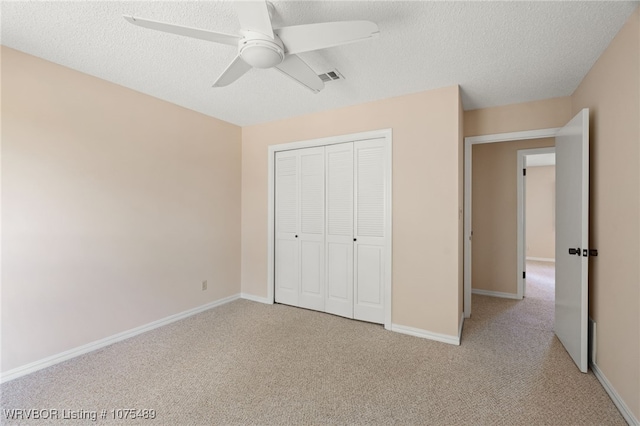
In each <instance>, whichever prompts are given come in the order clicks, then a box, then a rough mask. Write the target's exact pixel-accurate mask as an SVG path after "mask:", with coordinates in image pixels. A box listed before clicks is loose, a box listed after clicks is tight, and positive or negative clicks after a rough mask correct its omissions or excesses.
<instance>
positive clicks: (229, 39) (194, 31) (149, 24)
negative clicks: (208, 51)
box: [123, 15, 240, 46]
mask: <svg viewBox="0 0 640 426" xmlns="http://www.w3.org/2000/svg"><path fill="white" fill-rule="evenodd" d="M123 18H124V19H126V20H127V21H129V22H131V23H132V24H133V25H137V26H139V27H144V28H149V29H152V30H157V31H162V32H165V33H171V34H178V35H181V36H185V37H191V38H198V39H200V40H207V41H213V42H215V43H222V44H228V45H230V46H237V45H238V41H239V40H240V37H239V36H235V35H230V34H223V33H216V32H213V31H208V30H200V29H198V28H191V27H183V26H181V25H174V24H167V23H165V22H158V21H152V20H150V19H142V18H135V17H133V16H129V15H123Z"/></svg>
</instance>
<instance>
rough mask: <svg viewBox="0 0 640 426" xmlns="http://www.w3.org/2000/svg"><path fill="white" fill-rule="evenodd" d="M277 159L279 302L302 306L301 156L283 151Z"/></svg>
mask: <svg viewBox="0 0 640 426" xmlns="http://www.w3.org/2000/svg"><path fill="white" fill-rule="evenodd" d="M275 158H276V160H275V163H276V164H275V210H276V221H275V222H276V223H275V246H276V247H275V301H276V302H278V303H285V304H288V305H294V306H298V287H299V283H300V262H299V256H300V249H299V240H298V238H297V236H298V221H299V215H298V210H299V207H298V205H299V188H298V170H299V168H300V167H299V155H298V154H297V153H296V152H295V151H282V152H277V153H276V156H275Z"/></svg>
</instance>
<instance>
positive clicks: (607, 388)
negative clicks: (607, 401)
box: [590, 363, 640, 426]
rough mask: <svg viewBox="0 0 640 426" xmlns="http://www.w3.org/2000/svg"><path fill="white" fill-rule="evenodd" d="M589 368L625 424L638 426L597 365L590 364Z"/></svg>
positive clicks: (638, 423)
mask: <svg viewBox="0 0 640 426" xmlns="http://www.w3.org/2000/svg"><path fill="white" fill-rule="evenodd" d="M590 366H591V371H593V374H594V375H595V376H596V378H597V379H598V381H599V382H600V384H601V385H602V387H603V388H604V390H605V391H606V392H607V394H608V395H609V397H610V398H611V400H612V401H613V403H614V404H615V406H616V407H617V408H618V411H620V414H622V417H624V419H625V420H626V421H627V423H629V425H630V426H640V421H638V419H636V417H635V416H634V415H633V413H632V412H631V410H630V409H629V407H627V404H625V403H624V401H623V400H622V398H621V397H620V395H619V394H618V392H616V389H615V388H614V387H613V386H612V385H611V383H610V382H609V380H608V379H607V377H606V376H605V375H604V373H603V372H602V370H600V368H599V367H598V365H597V364H595V363H591V364H590Z"/></svg>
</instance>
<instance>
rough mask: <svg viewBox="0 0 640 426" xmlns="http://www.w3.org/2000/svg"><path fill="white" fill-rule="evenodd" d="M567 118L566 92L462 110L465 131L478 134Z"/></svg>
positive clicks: (533, 127)
mask: <svg viewBox="0 0 640 426" xmlns="http://www.w3.org/2000/svg"><path fill="white" fill-rule="evenodd" d="M570 119H571V98H570V97H569V96H566V97H563V98H553V99H545V100H542V101H535V102H525V103H521V104H513V105H505V106H499V107H494V108H482V109H475V110H471V111H465V113H464V135H465V136H479V135H491V134H494V133H507V132H520V131H523V130H537V129H548V128H553V127H562V126H564V125H565V124H567V121H569V120H570Z"/></svg>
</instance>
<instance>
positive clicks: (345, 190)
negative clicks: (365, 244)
mask: <svg viewBox="0 0 640 426" xmlns="http://www.w3.org/2000/svg"><path fill="white" fill-rule="evenodd" d="M325 150H326V151H325V152H326V191H327V192H326V195H327V196H326V200H327V219H326V220H327V226H326V229H327V233H326V251H325V256H326V257H325V259H326V266H325V267H326V300H325V310H326V312H329V313H331V314H334V315H340V316H343V317H347V318H353V143H342V144H336V145H330V146H327V147H326V148H325Z"/></svg>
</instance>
